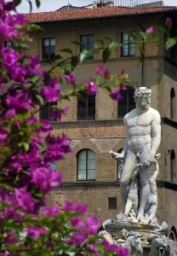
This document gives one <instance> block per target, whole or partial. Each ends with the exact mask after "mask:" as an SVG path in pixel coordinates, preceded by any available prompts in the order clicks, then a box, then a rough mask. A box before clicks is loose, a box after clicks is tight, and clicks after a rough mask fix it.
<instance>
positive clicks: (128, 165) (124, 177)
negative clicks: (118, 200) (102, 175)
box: [120, 150, 136, 205]
mask: <svg viewBox="0 0 177 256" xmlns="http://www.w3.org/2000/svg"><path fill="white" fill-rule="evenodd" d="M135 168H136V155H135V154H134V153H133V152H131V151H130V150H128V151H127V155H126V158H125V162H124V166H123V170H122V174H121V178H120V186H121V196H122V200H123V202H124V205H125V204H126V201H127V196H128V191H129V183H130V179H131V177H132V174H133V171H134V170H135Z"/></svg>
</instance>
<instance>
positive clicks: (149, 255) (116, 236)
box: [103, 214, 177, 256]
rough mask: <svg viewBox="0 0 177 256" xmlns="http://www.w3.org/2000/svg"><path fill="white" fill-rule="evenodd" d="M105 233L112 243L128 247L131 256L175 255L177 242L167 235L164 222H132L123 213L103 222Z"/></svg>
mask: <svg viewBox="0 0 177 256" xmlns="http://www.w3.org/2000/svg"><path fill="white" fill-rule="evenodd" d="M103 228H104V232H105V234H107V236H110V239H112V242H113V243H116V244H122V246H125V247H127V248H128V249H129V252H130V255H131V256H136V255H143V256H160V255H164V256H176V255H177V244H176V242H174V241H172V240H170V239H169V238H168V237H167V232H168V225H167V223H166V222H162V223H161V224H159V223H157V222H156V223H153V224H147V225H145V224H140V223H133V222H132V221H131V220H130V219H129V218H126V217H124V215H123V214H120V215H118V216H117V219H114V220H106V221H105V222H104V223H103Z"/></svg>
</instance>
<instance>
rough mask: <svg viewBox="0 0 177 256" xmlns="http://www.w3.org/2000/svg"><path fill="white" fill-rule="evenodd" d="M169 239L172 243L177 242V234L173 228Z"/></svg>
mask: <svg viewBox="0 0 177 256" xmlns="http://www.w3.org/2000/svg"><path fill="white" fill-rule="evenodd" d="M169 238H170V239H172V240H174V241H177V232H176V228H175V227H172V228H171V230H170V235H169Z"/></svg>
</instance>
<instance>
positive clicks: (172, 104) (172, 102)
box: [170, 87, 176, 119]
mask: <svg viewBox="0 0 177 256" xmlns="http://www.w3.org/2000/svg"><path fill="white" fill-rule="evenodd" d="M175 96H176V93H175V89H174V88H173V87H172V88H171V90H170V119H174V117H175Z"/></svg>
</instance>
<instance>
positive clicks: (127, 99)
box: [117, 86, 136, 118]
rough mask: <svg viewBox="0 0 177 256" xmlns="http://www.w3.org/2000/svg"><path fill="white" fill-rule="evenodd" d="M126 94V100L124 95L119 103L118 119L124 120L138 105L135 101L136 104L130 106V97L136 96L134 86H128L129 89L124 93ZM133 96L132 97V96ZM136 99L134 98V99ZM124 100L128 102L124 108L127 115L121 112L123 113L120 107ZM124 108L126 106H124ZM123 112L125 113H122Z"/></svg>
mask: <svg viewBox="0 0 177 256" xmlns="http://www.w3.org/2000/svg"><path fill="white" fill-rule="evenodd" d="M124 92H125V93H126V98H124V97H125V96H123V95H122V97H123V99H122V101H121V100H120V101H119V102H118V103H117V118H123V117H124V115H125V114H127V113H128V112H130V111H131V110H132V109H133V108H135V107H136V103H135V101H134V104H132V105H131V104H130V100H131V99H130V97H131V96H134V92H135V88H134V87H133V86H127V89H126V90H125V91H124ZM131 94H132V95H131ZM133 99H134V97H133ZM123 100H126V105H125V107H124V110H125V113H123V114H121V113H120V112H119V111H122V110H120V109H121V108H120V105H121V103H122V102H123ZM123 106H124V105H123ZM122 112H123V111H122Z"/></svg>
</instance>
